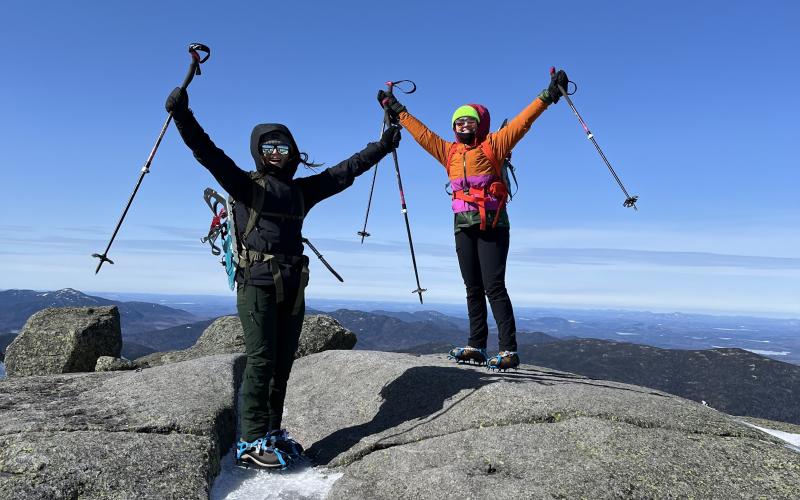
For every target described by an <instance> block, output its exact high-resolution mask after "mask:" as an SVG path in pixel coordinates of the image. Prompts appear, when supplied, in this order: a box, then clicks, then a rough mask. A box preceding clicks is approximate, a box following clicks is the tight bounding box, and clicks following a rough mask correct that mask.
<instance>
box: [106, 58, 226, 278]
mask: <svg viewBox="0 0 800 500" xmlns="http://www.w3.org/2000/svg"><path fill="white" fill-rule="evenodd" d="M198 52H204V53H205V56H204V57H202V58H201V57H200V54H198ZM189 54H191V56H192V62H191V64H190V65H189V72H188V73H187V74H186V78H184V79H183V83H182V84H181V88H182V89H183V90H186V88H187V87H188V86H189V84H190V83H191V82H192V79H193V78H194V76H195V75H199V74H200V65H201V64H203V63H204V62H206V61H207V60H208V57H209V56H210V55H211V50H210V49H209V48H208V47H207V46H205V45H203V44H202V43H193V44H190V45H189ZM171 121H172V113H171V112H170V113H169V115H168V116H167V119H166V121H165V122H164V126H163V127H161V132H160V133H159V134H158V139H156V143H155V145H154V146H153V149H152V150H151V151H150V155H149V156H148V157H147V161H145V163H144V166H143V167H142V173H141V174H140V175H139V180H138V181H137V182H136V186H135V187H134V188H133V193H132V194H131V196H130V198H128V203H127V204H126V205H125V209H124V210H123V211H122V215H121V216H120V218H119V221H118V222H117V227H115V228H114V233H113V234H112V235H111V240H109V242H108V245H107V246H106V249H105V251H104V252H103V253H102V254H99V253H93V254H92V257H95V258H98V259H100V262H99V263H98V264H97V269H95V270H94V273H95V274H97V273H98V272H100V268H101V267H102V266H103V263H104V262H108V263H109V264H113V263H114V261H112V260H111V259H109V258H108V251H109V250H110V249H111V245H112V244H113V243H114V238H116V237H117V233H118V232H119V228H120V227H121V226H122V221H123V220H125V216H126V215H127V214H128V209H129V208H130V207H131V203H133V198H134V197H135V196H136V192H137V191H139V186H141V185H142V180H143V179H144V176H145V175H146V174H148V173H150V164H151V163H152V162H153V158H154V157H155V155H156V151H157V150H158V146H159V145H160V144H161V139H163V138H164V133H165V132H166V131H167V127H169V124H170V122H171Z"/></svg>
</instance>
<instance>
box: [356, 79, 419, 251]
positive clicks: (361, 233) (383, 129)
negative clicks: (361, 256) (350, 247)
mask: <svg viewBox="0 0 800 500" xmlns="http://www.w3.org/2000/svg"><path fill="white" fill-rule="evenodd" d="M389 83H391V84H392V87H397V89H398V90H400V92H402V93H404V94H413V93H414V92H416V91H417V84H416V83H414V82H412V81H411V80H398V81H396V82H389ZM398 83H410V84H411V90H405V89H403V88H402V87H399V86H397V84H398ZM384 132H386V121H385V120H384V122H383V126H382V127H381V136H382V135H383V133H384ZM379 164H380V162H378V163H376V164H375V170H374V171H373V172H372V186H371V187H370V188H369V198H368V199H367V213H366V215H364V227H362V228H361V231H359V232H357V233H356V234H357V235H359V236H361V244H362V245H363V244H364V238H365V237H367V236H371V235H370V234H369V233H368V232H367V220H369V209H370V207H371V206H372V193H373V191H375V179H377V178H378V165H379Z"/></svg>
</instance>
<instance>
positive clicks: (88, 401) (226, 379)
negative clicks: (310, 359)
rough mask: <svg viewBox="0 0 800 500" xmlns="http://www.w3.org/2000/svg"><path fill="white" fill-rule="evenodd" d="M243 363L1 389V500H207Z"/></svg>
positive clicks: (45, 379)
mask: <svg viewBox="0 0 800 500" xmlns="http://www.w3.org/2000/svg"><path fill="white" fill-rule="evenodd" d="M243 362H244V357H243V356H240V355H218V356H210V357H206V358H202V359H198V360H192V361H187V362H184V363H176V364H171V365H166V366H162V367H157V368H151V369H148V370H143V371H134V372H131V371H129V372H103V373H86V374H68V375H56V376H33V377H24V378H18V379H7V380H3V381H2V382H0V498H82V499H93V498H207V496H208V491H209V489H210V485H211V481H212V480H213V478H214V477H215V476H216V474H217V473H218V472H219V460H220V455H221V454H224V453H225V452H226V451H227V449H228V448H229V447H230V446H231V445H232V443H233V440H234V439H235V435H234V433H235V430H236V421H235V413H234V408H235V401H236V399H235V398H236V393H237V390H238V381H239V380H240V374H241V370H242V368H243Z"/></svg>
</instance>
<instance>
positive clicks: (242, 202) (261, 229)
mask: <svg viewBox="0 0 800 500" xmlns="http://www.w3.org/2000/svg"><path fill="white" fill-rule="evenodd" d="M166 108H167V111H170V112H172V116H173V119H174V120H175V125H176V126H177V128H178V131H179V132H180V134H181V137H182V138H183V141H184V142H185V143H186V145H187V146H188V147H189V149H191V150H192V153H193V154H194V157H195V158H196V159H197V161H198V162H200V164H201V165H203V166H204V167H205V168H207V169H208V171H209V172H211V175H213V176H214V178H215V179H216V180H217V182H219V184H220V185H221V186H222V187H223V188H224V189H225V190H226V191H227V192H228V194H229V195H230V196H231V197H232V198H233V199H234V200H235V202H234V205H233V207H234V208H233V210H232V212H233V213H232V216H233V218H234V221H235V226H236V235H235V236H236V241H237V242H238V244H237V247H238V248H237V249H234V251H236V252H237V254H238V268H237V272H236V277H235V279H236V284H237V285H236V306H237V310H238V313H239V319H240V320H241V322H242V328H243V329H244V338H245V349H246V352H247V365H246V368H245V372H244V379H243V382H242V402H241V417H240V419H241V421H240V427H241V439H240V441H239V445H238V450H237V459H239V460H242V461H244V462H249V463H253V464H255V465H258V466H262V467H280V468H284V467H286V465H287V463H288V461H289V460H291V459H292V458H294V457H296V456H297V455H299V452H301V451H302V448H299V445H297V443H296V442H295V441H294V440H292V439H291V437H289V436H288V434H287V433H286V431H285V430H282V429H281V418H282V416H283V402H284V398H285V396H286V383H287V381H288V380H289V373H290V371H291V369H292V363H293V361H294V355H295V352H296V351H297V346H298V342H299V339H300V331H301V329H302V326H303V316H304V313H305V297H304V288H305V286H306V285H307V284H308V258H307V257H305V256H304V255H303V243H302V235H301V231H302V227H303V218H304V217H305V215H306V214H307V213H308V211H309V210H311V208H313V207H314V206H315V205H316V204H317V203H319V202H320V201H322V200H324V199H325V198H328V197H329V196H333V195H334V194H336V193H339V192H341V191H343V190H344V189H346V188H348V187H349V186H351V185H352V184H353V181H354V180H355V178H356V177H357V176H359V175H361V174H363V173H364V172H366V171H367V170H369V169H370V168H371V167H372V166H373V165H375V164H376V163H378V161H380V160H381V158H383V157H384V156H385V155H386V154H388V153H389V152H391V151H392V149H394V148H396V147H397V146H398V144H399V141H400V131H399V128H397V127H390V128H388V129H387V130H386V131H385V132H384V134H383V135H382V137H381V139H380V141H379V142H373V143H370V144H368V145H367V147H366V148H364V149H363V150H361V151H359V152H358V153H356V154H354V155H353V156H351V157H350V158H348V159H346V160H344V161H343V162H341V163H339V164H338V165H336V166H333V167H331V168H328V169H326V170H324V171H323V172H321V173H318V174H316V175H312V176H309V177H301V178H297V179H295V178H294V174H295V172H296V171H297V167H298V166H299V164H300V163H304V164H306V165H309V163H308V155H306V154H305V153H301V152H300V149H299V148H298V147H297V143H296V142H295V140H294V137H292V134H291V132H290V131H289V129H288V128H287V127H286V126H284V125H281V124H277V123H267V124H261V125H257V126H256V127H255V128H254V129H253V133H252V134H251V137H250V151H251V154H252V155H253V160H254V161H255V164H256V170H255V171H254V172H245V171H244V170H242V169H240V168H239V167H238V166H237V165H236V164H235V163H234V162H233V160H231V159H230V158H229V157H228V156H227V155H226V154H225V153H224V152H223V151H222V150H221V149H219V148H218V147H217V146H215V145H214V143H213V142H212V141H211V139H210V138H209V136H208V135H207V134H206V133H205V131H204V130H203V129H202V127H201V126H200V124H199V123H198V122H197V120H196V119H195V117H194V114H193V113H192V111H191V110H190V109H189V98H188V95H187V94H186V91H185V90H182V89H180V88H176V89H175V90H173V91H172V93H171V94H170V95H169V97H168V98H167V102H166Z"/></svg>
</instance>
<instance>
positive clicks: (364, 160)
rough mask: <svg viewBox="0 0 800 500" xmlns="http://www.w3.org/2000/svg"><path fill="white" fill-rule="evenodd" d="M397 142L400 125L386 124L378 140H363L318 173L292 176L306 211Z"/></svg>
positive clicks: (341, 188) (344, 186) (347, 183)
mask: <svg viewBox="0 0 800 500" xmlns="http://www.w3.org/2000/svg"><path fill="white" fill-rule="evenodd" d="M399 143H400V129H399V128H398V127H395V126H392V127H389V128H388V129H386V131H385V132H384V133H383V135H382V136H381V139H380V140H379V141H378V142H371V143H369V144H367V147H365V148H364V149H362V150H361V151H359V152H358V153H356V154H354V155H353V156H351V157H350V158H348V159H346V160H344V161H343V162H341V163H339V164H338V165H334V166H333V167H330V168H327V169H325V171H323V172H320V173H318V174H315V175H311V176H309V177H301V178H299V179H296V180H295V182H296V183H297V185H298V186H300V189H301V190H302V192H303V203H304V205H305V210H306V212H308V211H309V210H311V207H313V206H314V205H316V204H317V203H319V202H320V201H322V200H324V199H325V198H328V197H330V196H333V195H335V194H336V193H340V192H342V191H344V190H345V189H347V188H348V187H350V186H352V185H353V181H355V179H356V177H358V176H359V175H361V174H363V173H364V172H366V171H367V170H369V169H370V167H372V166H373V165H375V164H376V163H378V162H379V161H380V160H381V158H383V157H384V156H386V155H387V154H388V153H390V152H391V151H392V149H394V148H396V147H397V146H398V144H399Z"/></svg>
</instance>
